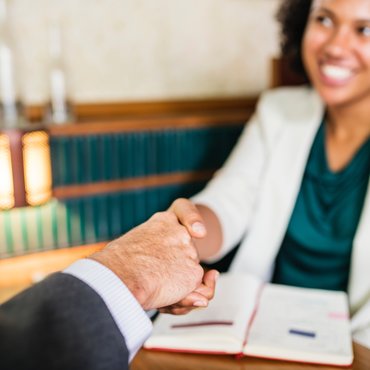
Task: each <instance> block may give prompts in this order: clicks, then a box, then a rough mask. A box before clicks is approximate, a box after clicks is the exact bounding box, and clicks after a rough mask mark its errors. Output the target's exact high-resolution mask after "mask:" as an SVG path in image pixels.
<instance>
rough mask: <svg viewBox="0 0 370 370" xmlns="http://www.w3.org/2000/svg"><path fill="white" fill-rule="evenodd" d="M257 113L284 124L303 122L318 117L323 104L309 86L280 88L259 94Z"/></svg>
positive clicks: (321, 111)
mask: <svg viewBox="0 0 370 370" xmlns="http://www.w3.org/2000/svg"><path fill="white" fill-rule="evenodd" d="M257 111H258V113H259V114H262V115H263V116H264V117H266V118H270V117H274V118H275V119H279V118H280V119H281V120H283V121H284V122H289V121H302V120H303V121H304V120H306V119H310V118H314V117H316V116H318V117H320V116H321V115H322V113H323V103H322V101H321V99H320V97H319V95H318V94H317V93H316V91H315V90H314V89H312V88H311V87H309V86H297V87H280V88H276V89H271V90H267V91H265V92H263V93H262V94H261V97H260V99H259V102H258V106H257Z"/></svg>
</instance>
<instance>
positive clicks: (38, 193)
mask: <svg viewBox="0 0 370 370" xmlns="http://www.w3.org/2000/svg"><path fill="white" fill-rule="evenodd" d="M0 168H1V172H2V173H1V177H0V209H1V210H6V209H10V208H13V207H24V206H36V205H40V204H43V203H45V202H47V201H48V200H49V199H50V198H51V196H52V176H51V159H50V146H49V136H48V133H47V132H46V131H45V130H44V129H39V128H36V127H35V128H33V127H32V126H31V127H30V126H28V127H26V128H24V127H17V128H9V129H6V128H3V129H1V130H0Z"/></svg>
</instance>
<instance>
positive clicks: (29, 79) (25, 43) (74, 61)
mask: <svg viewBox="0 0 370 370" xmlns="http://www.w3.org/2000/svg"><path fill="white" fill-rule="evenodd" d="M278 3H279V1H277V0H186V1H185V0H156V1H153V0H104V1H103V0H64V1H58V0H33V1H29V0H9V1H8V4H9V24H10V28H11V31H12V34H13V37H14V48H15V49H16V50H15V51H16V57H17V58H16V59H17V67H18V70H17V75H18V77H19V82H20V95H21V97H22V99H23V100H24V101H25V102H26V103H29V104H41V103H44V102H45V101H47V100H48V94H49V89H48V84H47V81H48V74H47V72H48V68H49V60H48V59H49V57H48V27H50V26H51V25H52V24H54V23H58V24H59V25H60V27H61V33H62V42H63V58H64V61H65V67H66V73H67V75H68V82H69V94H70V96H71V98H72V99H73V101H75V102H86V101H88V102H96V101H128V100H135V101H137V100H148V99H160V100H163V99H176V98H180V99H184V98H190V99H193V98H198V97H199V98H205V97H220V96H237V95H246V94H257V93H259V92H260V91H261V90H262V89H264V88H266V87H267V85H268V82H269V61H270V59H271V56H272V55H275V54H276V53H277V52H278V39H277V27H276V24H275V21H274V14H275V12H276V8H277V5H278Z"/></svg>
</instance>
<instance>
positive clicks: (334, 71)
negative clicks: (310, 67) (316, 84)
mask: <svg viewBox="0 0 370 370" xmlns="http://www.w3.org/2000/svg"><path fill="white" fill-rule="evenodd" d="M321 71H322V72H323V73H324V75H325V76H327V77H329V78H333V79H337V80H344V79H347V78H349V77H351V76H352V74H353V73H352V71H351V70H350V69H348V68H343V67H337V66H333V65H324V66H322V67H321Z"/></svg>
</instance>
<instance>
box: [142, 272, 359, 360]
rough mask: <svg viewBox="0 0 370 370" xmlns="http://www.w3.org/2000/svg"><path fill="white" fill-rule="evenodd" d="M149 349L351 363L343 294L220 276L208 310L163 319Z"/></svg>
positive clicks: (247, 276) (345, 298)
mask: <svg viewBox="0 0 370 370" xmlns="http://www.w3.org/2000/svg"><path fill="white" fill-rule="evenodd" d="M144 347H145V348H147V349H155V350H167V351H178V352H194V353H215V354H236V355H246V356H256V357H264V358H273V359H282V360H288V361H289V360H290V361H300V362H309V363H320V364H330V365H338V366H348V365H350V364H351V363H352V361H353V352H352V341H351V334H350V325H349V316H348V302H347V296H346V294H345V293H344V292H331V291H325V290H316V289H305V288H295V287H287V286H282V285H274V284H262V283H261V282H260V281H259V280H258V279H256V278H255V277H252V276H249V275H229V274H223V275H221V276H220V278H219V280H218V283H217V288H216V294H215V298H214V299H213V300H212V301H211V302H210V305H209V307H208V308H205V309H196V310H194V311H192V312H190V313H189V314H188V315H185V316H172V315H164V314H161V315H159V317H158V318H157V320H156V322H155V323H154V330H153V333H152V335H151V337H150V338H149V339H148V340H147V341H146V343H145V345H144Z"/></svg>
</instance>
